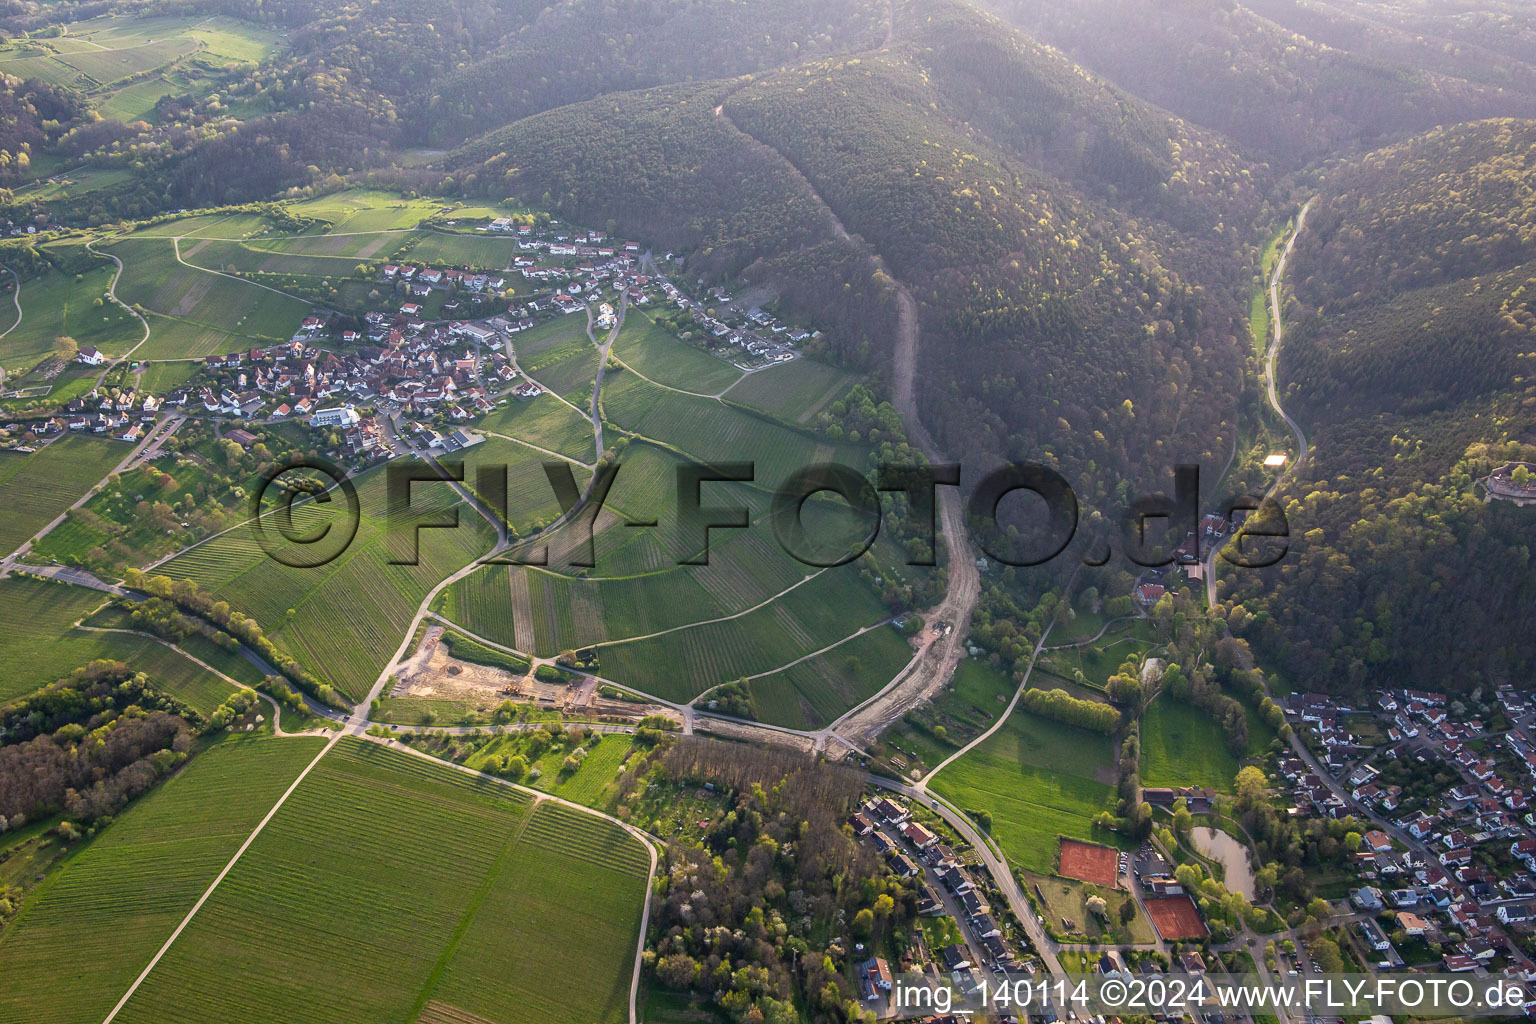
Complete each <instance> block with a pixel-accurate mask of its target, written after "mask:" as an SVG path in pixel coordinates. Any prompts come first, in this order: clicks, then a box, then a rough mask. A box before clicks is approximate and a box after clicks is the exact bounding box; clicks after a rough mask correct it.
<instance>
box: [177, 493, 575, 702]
mask: <svg viewBox="0 0 1536 1024" xmlns="http://www.w3.org/2000/svg"><path fill="white" fill-rule="evenodd" d="M471 472H472V471H471ZM384 481H385V478H384V473H383V471H382V470H374V471H372V472H369V473H366V474H364V475H363V476H361V477H359V478H358V479H357V489H358V496H359V501H360V504H361V507H362V521H361V523H360V524H359V526H358V530H357V535H356V537H355V538H354V539H353V541H352V543H351V544H350V545H349V546H348V547H347V548H346V550H345V552H343V553H342V554H341V555H340V556H339V557H337V558H335V559H334V560H333V561H331V562H329V563H327V564H326V565H324V566H323V567H320V568H313V569H311V568H290V567H288V566H286V565H283V564H281V563H280V562H278V561H277V560H275V559H273V558H272V557H271V556H270V555H268V554H267V552H266V551H265V550H263V549H262V547H261V546H260V544H259V543H258V541H257V538H256V536H255V533H254V530H253V528H252V527H251V526H250V525H244V526H240V527H237V528H235V529H233V530H231V531H229V532H227V533H224V534H222V535H220V536H218V537H215V538H213V539H212V540H209V541H208V542H207V543H204V544H200V545H198V546H197V547H194V548H192V549H190V550H189V551H187V552H186V553H184V554H182V555H178V556H177V557H176V558H174V559H172V560H171V561H169V562H167V563H165V564H164V565H162V566H161V567H160V568H159V569H157V570H156V571H157V572H159V573H163V574H165V575H167V576H171V577H173V578H188V579H193V580H196V581H197V583H198V585H199V586H202V587H204V588H205V589H207V590H210V591H212V592H213V593H214V594H216V595H217V596H218V597H220V598H222V599H225V600H228V601H229V602H230V604H231V605H232V606H233V607H234V608H236V609H238V610H240V611H244V612H245V613H246V614H248V615H251V616H252V617H254V618H255V619H256V620H257V621H258V622H260V623H261V624H262V625H263V627H264V628H265V629H266V630H267V633H268V635H269V636H271V637H272V638H273V642H274V643H277V644H278V645H280V646H281V647H283V648H284V649H286V650H287V651H289V652H290V653H291V654H292V655H293V656H294V657H295V658H297V659H298V660H299V661H300V662H301V663H302V664H304V665H305V666H306V667H307V668H309V669H310V670H311V671H312V672H314V673H315V674H316V675H317V676H319V677H321V678H323V679H328V680H330V681H331V682H332V684H333V685H335V686H336V688H337V689H338V690H340V691H341V692H342V693H343V694H345V695H347V696H349V697H351V698H353V699H360V698H361V697H362V696H363V695H364V694H365V693H366V692H367V690H368V688H369V686H371V685H372V684H373V682H374V680H375V679H376V678H377V677H378V674H379V671H380V670H381V669H383V667H384V664H385V662H386V661H387V660H388V658H389V657H390V656H391V655H392V654H393V653H394V650H395V648H396V647H397V646H398V645H399V643H400V641H401V640H402V639H403V638H404V635H405V630H406V627H407V626H408V625H409V624H410V620H411V617H412V616H413V615H414V614H415V612H416V609H417V607H418V606H419V605H420V602H421V600H422V598H423V597H425V596H426V593H427V591H428V590H430V589H431V588H432V587H433V586H434V585H435V584H436V583H437V582H439V581H440V580H442V579H443V578H444V577H446V576H448V575H450V574H451V573H452V572H454V571H455V570H457V569H458V568H460V567H461V566H463V565H465V564H467V563H468V562H470V561H471V560H473V559H475V558H478V557H480V556H482V555H484V554H485V553H487V552H488V551H489V550H490V548H491V545H492V542H493V540H494V537H493V535H492V533H491V528H490V525H489V524H488V523H486V522H485V520H484V519H483V518H481V517H480V516H479V515H478V514H476V513H475V512H474V510H473V509H471V508H469V507H468V506H462V505H461V506H460V507H459V510H458V511H459V524H460V525H459V527H458V528H457V529H451V530H432V529H428V530H423V531H421V545H420V556H419V559H420V560H419V564H417V565H392V564H390V562H391V559H405V558H410V557H413V556H412V542H413V531H412V530H411V529H409V528H408V527H407V528H405V529H402V530H400V531H399V532H398V533H397V534H395V533H391V532H390V531H389V530H388V529H387V526H388V519H387V515H386V497H385V493H384ZM457 500H458V499H457V495H456V494H455V492H454V491H453V490H452V489H451V488H450V487H449V486H448V485H446V484H418V485H416V486H415V487H414V488H413V498H412V504H411V510H410V516H409V517H408V518H405V519H404V520H403V522H404V523H407V524H408V523H412V522H416V521H422V522H433V521H442V517H443V514H444V512H445V511H446V510H447V509H448V508H449V506H451V505H453V504H454V503H455V502H456V501H457ZM551 500H552V499H551ZM344 505H345V503H344V502H341V501H333V502H330V503H329V504H328V505H326V506H324V508H323V509H316V508H315V507H314V506H312V505H311V506H301V510H302V511H301V512H298V513H296V514H295V517H294V518H295V522H296V523H298V524H300V525H299V526H298V527H297V529H299V530H300V531H301V532H302V531H307V530H317V529H319V528H320V527H321V525H323V524H324V523H325V522H330V521H332V519H331V518H330V517H331V516H335V515H339V514H340V513H342V511H343V510H344ZM449 514H450V515H451V513H449ZM339 529H340V527H339V526H338V530H339Z"/></svg>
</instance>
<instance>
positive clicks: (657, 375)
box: [613, 308, 741, 395]
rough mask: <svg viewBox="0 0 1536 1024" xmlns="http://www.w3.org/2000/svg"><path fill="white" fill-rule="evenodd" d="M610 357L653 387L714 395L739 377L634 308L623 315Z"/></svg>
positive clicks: (730, 369) (710, 356)
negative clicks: (652, 383)
mask: <svg viewBox="0 0 1536 1024" xmlns="http://www.w3.org/2000/svg"><path fill="white" fill-rule="evenodd" d="M613 353H614V355H616V356H618V357H619V358H620V359H622V360H623V361H624V362H626V363H628V364H629V365H630V366H632V367H634V368H635V370H636V371H637V372H639V373H640V374H642V375H643V376H645V377H648V378H649V379H651V380H653V381H655V382H656V383H657V384H665V385H666V386H668V387H673V388H679V389H681V390H683V391H692V392H697V393H699V394H705V395H714V394H718V393H719V392H721V391H724V390H725V389H726V388H728V387H730V386H731V385H732V384H734V383H735V382H736V381H737V380H738V379H739V378H740V377H741V371H740V370H738V369H736V367H734V366H732V365H731V364H730V363H728V362H726V361H725V360H724V359H717V358H715V357H714V356H712V355H709V354H708V353H705V352H701V351H699V350H698V349H696V348H694V347H693V346H692V345H688V344H685V343H683V342H681V341H679V340H677V339H676V338H674V337H673V336H672V335H671V334H670V333H669V332H667V331H666V330H663V329H662V328H660V327H658V326H657V325H656V324H655V322H653V321H652V320H651V318H650V317H649V316H647V315H646V314H645V313H644V312H643V311H641V310H638V309H634V308H631V309H630V310H629V311H628V312H627V313H626V314H625V315H624V326H623V328H622V329H620V331H619V337H618V339H617V340H616V341H615V342H614V344H613Z"/></svg>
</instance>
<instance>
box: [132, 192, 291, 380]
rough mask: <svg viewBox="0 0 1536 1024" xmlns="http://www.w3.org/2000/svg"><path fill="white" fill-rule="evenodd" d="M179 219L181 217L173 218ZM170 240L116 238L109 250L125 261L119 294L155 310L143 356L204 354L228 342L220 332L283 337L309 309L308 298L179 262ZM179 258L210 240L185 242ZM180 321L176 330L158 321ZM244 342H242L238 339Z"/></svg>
mask: <svg viewBox="0 0 1536 1024" xmlns="http://www.w3.org/2000/svg"><path fill="white" fill-rule="evenodd" d="M177 223H180V222H177ZM175 244H176V243H174V242H173V241H171V240H169V239H165V238H160V237H154V236H150V235H132V236H129V237H127V238H120V239H114V240H113V241H112V244H111V246H110V251H111V252H112V253H113V254H114V255H116V256H117V257H118V258H120V259H121V260H122V261H123V263H124V270H123V276H122V278H121V279H120V280H119V282H118V286H117V294H118V297H119V298H121V299H122V300H123V301H124V302H128V303H136V304H138V305H140V306H142V307H143V308H145V309H146V310H149V311H151V312H153V313H156V314H159V317H157V318H154V319H152V321H151V323H150V339H149V341H148V342H146V343H145V345H144V347H143V348H142V349H140V350H139V351H138V353H137V354H138V355H140V356H142V357H144V358H146V359H169V358H176V357H182V356H198V355H207V354H209V353H211V352H215V351H218V350H219V348H220V347H227V345H225V344H223V343H221V342H220V341H219V340H218V337H217V336H218V335H224V334H228V335H236V336H238V337H241V338H247V339H258V340H262V341H267V342H271V341H283V340H286V339H287V338H288V337H290V336H291V335H292V334H293V332H294V331H295V330H297V329H298V326H299V321H301V320H302V319H303V318H304V317H305V316H306V315H307V314H308V313H309V309H310V306H309V303H307V302H303V301H301V300H299V299H296V298H290V297H289V296H286V295H280V294H278V293H277V292H273V291H269V290H267V289H265V288H261V287H259V286H257V285H255V284H251V283H249V282H246V281H241V280H237V279H234V278H229V277H220V276H219V275H218V274H214V273H209V272H207V271H205V270H199V269H197V268H196V267H195V266H186V265H184V264H182V263H179V262H177V259H176V249H175ZM180 244H181V246H182V258H183V259H186V258H187V257H188V256H189V255H190V256H193V257H194V258H195V256H196V255H197V253H198V251H199V247H200V246H203V245H208V244H214V243H209V242H199V241H191V240H188V241H185V242H182V243H180ZM160 318H167V319H169V320H172V321H178V322H179V323H180V324H181V327H180V328H179V329H178V328H177V327H175V326H173V325H172V324H168V323H166V322H164V321H162V320H161V319H160ZM242 344H243V343H242Z"/></svg>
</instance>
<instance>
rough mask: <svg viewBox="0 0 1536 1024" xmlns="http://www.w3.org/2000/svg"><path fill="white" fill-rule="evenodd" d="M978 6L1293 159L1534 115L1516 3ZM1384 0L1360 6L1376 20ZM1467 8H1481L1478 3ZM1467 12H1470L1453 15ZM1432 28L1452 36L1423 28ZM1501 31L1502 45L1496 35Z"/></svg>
mask: <svg viewBox="0 0 1536 1024" xmlns="http://www.w3.org/2000/svg"><path fill="white" fill-rule="evenodd" d="M985 4H986V6H987V7H989V8H990V9H992V10H993V11H995V12H997V13H999V14H1001V15H1003V16H1004V17H1006V18H1007V19H1009V20H1010V21H1012V22H1013V23H1014V24H1015V25H1018V26H1020V27H1021V28H1023V29H1025V30H1026V31H1027V32H1029V33H1030V34H1031V35H1033V36H1035V37H1036V38H1038V39H1040V40H1041V41H1043V42H1045V43H1049V44H1051V45H1054V46H1059V47H1061V48H1062V49H1063V50H1065V51H1066V52H1067V53H1068V54H1070V55H1071V56H1072V57H1073V58H1074V59H1076V60H1078V61H1081V62H1082V63H1083V64H1085V65H1086V66H1088V67H1089V68H1091V69H1093V70H1094V71H1096V72H1098V73H1099V74H1102V75H1104V76H1106V77H1108V78H1109V79H1110V80H1111V81H1114V82H1116V83H1117V84H1119V85H1120V86H1122V87H1124V88H1125V89H1128V90H1130V91H1131V92H1133V93H1135V94H1136V95H1138V96H1140V97H1142V98H1143V99H1146V100H1149V101H1151V102H1153V103H1156V104H1158V105H1159V106H1162V107H1165V108H1167V109H1168V110H1171V111H1173V112H1174V113H1176V114H1179V115H1180V116H1182V117H1185V118H1188V119H1189V120H1191V121H1195V122H1197V123H1199V124H1203V125H1207V126H1209V127H1211V128H1215V129H1217V130H1218V131H1221V132H1223V133H1224V134H1226V135H1227V136H1229V137H1230V138H1232V139H1233V140H1234V141H1236V142H1237V143H1238V144H1239V145H1240V146H1241V147H1242V149H1243V150H1244V152H1245V153H1247V154H1249V155H1250V156H1252V157H1253V158H1255V159H1260V160H1265V161H1268V162H1270V163H1271V164H1273V165H1274V166H1275V167H1277V168H1283V169H1287V170H1289V169H1294V168H1297V167H1301V166H1304V165H1306V164H1307V163H1309V162H1311V161H1312V160H1315V159H1316V158H1318V157H1320V156H1323V155H1325V154H1328V153H1331V152H1335V151H1337V150H1339V149H1343V148H1349V147H1353V146H1356V145H1358V144H1359V143H1361V142H1365V143H1370V142H1372V141H1375V142H1377V143H1380V142H1385V141H1390V140H1391V139H1392V138H1394V137H1396V136H1399V135H1402V134H1404V133H1410V132H1416V131H1424V130H1426V129H1429V128H1432V127H1434V126H1435V125H1440V124H1450V123H1454V122H1458V121H1467V120H1473V119H1477V118H1485V117H1494V116H1523V117H1529V116H1533V115H1536V89H1533V83H1536V69H1533V67H1532V65H1531V64H1530V63H1529V62H1530V60H1531V54H1530V48H1529V47H1528V46H1520V45H1516V46H1510V45H1508V42H1507V40H1508V39H1519V38H1520V32H1519V29H1518V26H1519V25H1523V24H1525V23H1524V22H1522V21H1520V20H1519V19H1517V18H1516V17H1515V16H1514V12H1515V11H1516V5H1515V4H1513V3H1509V4H1493V5H1491V6H1493V7H1497V8H1498V9H1499V11H1500V12H1501V13H1503V14H1505V15H1506V17H1505V19H1504V21H1505V23H1506V29H1507V34H1506V32H1502V31H1500V30H1499V28H1498V27H1497V26H1498V24H1499V22H1498V20H1497V19H1496V18H1494V17H1491V16H1490V17H1487V18H1480V19H1475V20H1476V21H1478V22H1482V24H1481V25H1480V26H1479V27H1473V25H1471V24H1463V23H1461V22H1460V21H1458V19H1457V17H1456V14H1455V13H1447V14H1443V15H1442V14H1440V13H1439V12H1438V11H1436V12H1427V11H1425V10H1424V8H1423V7H1422V6H1421V7H1420V11H1419V16H1418V18H1417V19H1414V18H1412V17H1409V16H1407V15H1405V16H1404V17H1403V22H1404V26H1405V27H1404V28H1402V29H1395V28H1392V27H1390V26H1387V25H1383V24H1381V23H1380V22H1379V21H1375V20H1371V21H1367V20H1365V19H1362V18H1360V17H1358V16H1354V15H1352V14H1351V13H1350V12H1349V11H1347V10H1341V8H1347V7H1353V6H1354V5H1353V4H1343V3H1340V2H1338V0H1330V2H1327V3H1323V2H1304V0H1253V2H1245V3H1238V2H1235V0H985ZM1384 6H1385V5H1371V14H1372V18H1373V19H1374V18H1377V17H1379V15H1380V12H1381V11H1382V10H1383V8H1384ZM1479 6H1480V7H1482V6H1485V5H1479ZM1465 20H1466V22H1472V21H1474V19H1471V18H1466V19H1465ZM1442 26H1444V31H1446V32H1447V33H1448V34H1450V33H1456V34H1458V35H1459V36H1460V38H1456V37H1454V36H1453V37H1452V38H1448V39H1435V38H1433V37H1432V36H1431V37H1428V38H1426V34H1427V33H1430V32H1434V31H1436V30H1438V29H1441V27H1442ZM1314 32H1315V33H1317V34H1316V35H1313V34H1312V33H1314ZM1500 39H1504V40H1506V42H1505V43H1502V44H1501V43H1499V42H1498V40H1500Z"/></svg>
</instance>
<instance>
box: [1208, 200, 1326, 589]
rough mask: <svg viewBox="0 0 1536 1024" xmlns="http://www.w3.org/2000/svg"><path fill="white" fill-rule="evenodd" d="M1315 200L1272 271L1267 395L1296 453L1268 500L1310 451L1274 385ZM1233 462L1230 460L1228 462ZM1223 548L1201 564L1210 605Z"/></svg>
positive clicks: (1271, 487) (1300, 215) (1271, 488)
mask: <svg viewBox="0 0 1536 1024" xmlns="http://www.w3.org/2000/svg"><path fill="white" fill-rule="evenodd" d="M1313 202H1314V200H1313V199H1308V200H1307V202H1306V205H1304V206H1303V207H1302V208H1301V211H1300V212H1299V213H1297V214H1296V227H1295V228H1294V229H1293V230H1292V231H1291V237H1290V238H1289V239H1287V240H1286V243H1285V248H1284V249H1283V250H1282V251H1281V253H1280V258H1279V259H1277V260H1275V267H1274V270H1273V271H1271V273H1270V275H1269V318H1270V323H1271V324H1273V325H1274V329H1273V330H1272V331H1271V332H1270V339H1269V348H1268V349H1267V350H1266V351H1265V353H1264V391H1265V397H1267V398H1268V399H1269V405H1270V408H1272V409H1274V410H1275V412H1276V413H1278V414H1279V416H1280V418H1281V419H1282V420H1284V421H1285V425H1286V426H1288V427H1290V429H1291V433H1292V434H1293V435H1295V438H1296V457H1295V458H1294V459H1292V460H1291V462H1290V464H1289V465H1287V466H1286V467H1285V469H1283V470H1282V471H1281V472H1280V473H1279V474H1278V475H1277V476H1276V477H1275V479H1274V482H1273V483H1271V484H1270V485H1269V490H1267V491H1265V492H1264V498H1265V500H1268V499H1270V498H1273V497H1274V496H1275V495H1276V494H1278V493H1279V491H1280V487H1281V486H1282V485H1283V484H1284V483H1285V481H1286V480H1287V479H1289V478H1290V476H1291V474H1292V473H1294V472H1295V471H1296V467H1297V466H1299V465H1301V461H1302V460H1303V459H1305V458H1306V457H1307V452H1308V451H1309V448H1308V447H1307V435H1306V433H1305V432H1304V431H1303V430H1302V429H1301V424H1300V423H1297V422H1296V421H1295V420H1294V419H1292V418H1291V414H1290V413H1288V412H1286V411H1285V409H1284V407H1282V406H1281V405H1280V393H1279V389H1278V388H1277V387H1276V385H1275V363H1276V361H1277V360H1278V359H1279V357H1280V342H1281V341H1282V340H1283V339H1284V336H1285V324H1284V321H1283V319H1282V317H1281V315H1280V289H1281V288H1282V287H1283V286H1284V282H1285V268H1286V264H1288V263H1289V262H1290V260H1291V250H1292V249H1294V248H1295V247H1296V239H1298V238H1300V237H1301V229H1302V225H1303V224H1304V223H1305V222H1306V219H1307V211H1308V210H1310V209H1312V203H1313ZM1230 464H1231V463H1230V461H1229V463H1228V465H1230ZM1223 475H1225V472H1223ZM1221 550H1222V549H1221V548H1220V547H1218V546H1216V545H1212V546H1211V550H1210V551H1209V552H1207V554H1206V556H1205V564H1204V566H1203V567H1202V568H1203V570H1204V572H1203V575H1204V578H1205V604H1206V607H1208V608H1214V607H1215V606H1216V600H1217V598H1216V567H1217V566H1218V565H1220V564H1221V557H1220V555H1221Z"/></svg>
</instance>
